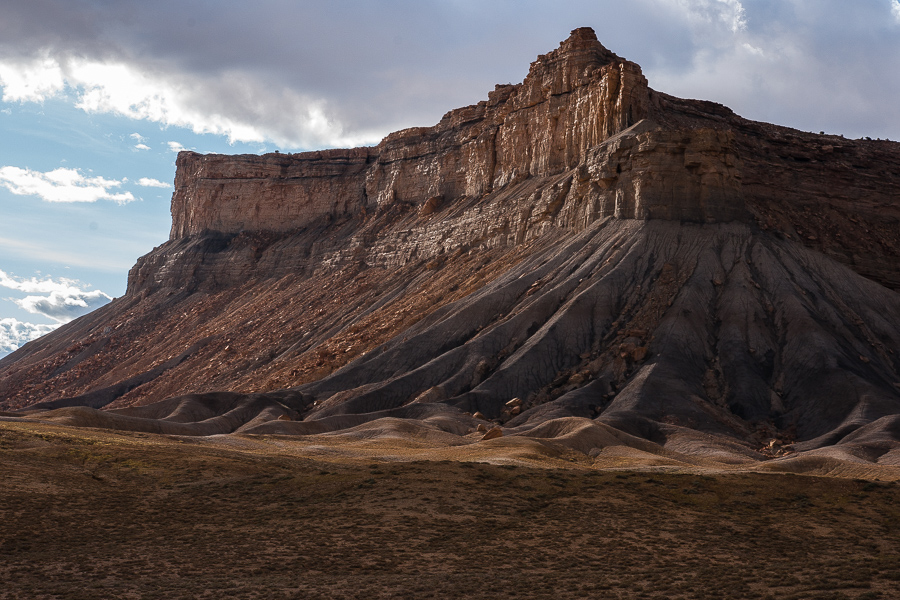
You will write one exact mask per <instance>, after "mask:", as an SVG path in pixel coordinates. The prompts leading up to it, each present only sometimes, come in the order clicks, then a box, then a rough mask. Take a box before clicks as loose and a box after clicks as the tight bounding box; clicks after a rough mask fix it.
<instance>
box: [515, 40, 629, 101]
mask: <svg viewBox="0 0 900 600" xmlns="http://www.w3.org/2000/svg"><path fill="white" fill-rule="evenodd" d="M618 62H622V59H621V58H620V57H618V56H617V55H616V54H615V53H613V52H610V51H609V50H607V49H606V48H605V47H604V46H603V44H601V43H600V42H599V41H598V40H597V34H596V33H594V30H593V29H591V28H590V27H579V28H578V29H573V30H572V33H571V34H570V35H569V37H568V38H567V39H566V40H565V41H564V42H562V43H561V44H560V46H559V48H557V49H556V50H553V51H551V52H548V53H547V54H541V55H540V56H538V57H537V60H535V61H534V62H533V63H531V68H530V69H529V71H528V76H527V77H526V78H525V81H524V84H523V86H524V87H526V88H528V87H529V86H530V84H538V85H539V86H540V88H541V89H542V90H546V91H547V92H549V93H551V94H553V95H557V94H563V93H567V92H570V91H572V90H573V89H575V88H576V87H578V86H581V85H584V84H585V83H587V82H589V81H590V80H591V79H592V78H595V77H596V75H595V74H594V71H595V70H596V69H599V68H601V67H604V66H607V65H611V64H614V63H618Z"/></svg>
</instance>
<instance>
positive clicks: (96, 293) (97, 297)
mask: <svg viewBox="0 0 900 600" xmlns="http://www.w3.org/2000/svg"><path fill="white" fill-rule="evenodd" d="M0 286H3V287H6V288H9V289H11V290H16V291H19V292H24V293H26V294H43V295H40V296H37V295H32V296H26V297H25V298H19V299H16V298H13V299H12V300H13V302H15V303H16V304H17V305H18V306H19V308H22V309H24V310H27V311H28V312H30V313H33V314H37V315H44V316H45V317H49V318H51V319H53V320H54V321H57V322H59V323H68V322H69V321H71V320H72V319H75V318H77V317H80V316H82V315H85V314H87V313H89V312H90V311H92V310H94V309H95V308H99V307H100V306H103V305H104V304H106V303H107V302H109V301H110V300H112V297H111V296H109V295H107V294H105V293H104V292H102V291H100V290H83V289H81V286H80V285H79V282H77V281H75V280H73V279H67V278H65V277H62V278H59V279H52V278H49V277H47V278H44V279H38V278H36V277H31V278H30V279H20V278H17V277H13V276H11V275H9V274H7V273H6V272H5V271H2V270H0Z"/></svg>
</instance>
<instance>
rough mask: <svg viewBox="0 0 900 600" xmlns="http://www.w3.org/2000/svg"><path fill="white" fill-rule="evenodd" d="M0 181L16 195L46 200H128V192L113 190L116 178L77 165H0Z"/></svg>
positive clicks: (0, 183) (129, 194) (120, 201)
mask: <svg viewBox="0 0 900 600" xmlns="http://www.w3.org/2000/svg"><path fill="white" fill-rule="evenodd" d="M0 185H2V186H3V187H5V188H6V189H8V190H9V191H10V192H12V193H13V194H17V195H19V196H38V197H39V198H41V199H43V200H45V201H47V202H96V201H97V200H113V201H114V202H118V203H119V204H124V203H125V202H131V201H132V200H134V195H132V193H131V192H112V191H111V188H116V187H119V186H121V185H122V182H121V181H118V180H115V179H104V178H103V177H89V176H86V175H84V174H83V173H82V172H81V171H80V170H78V169H67V168H64V167H60V168H58V169H54V170H52V171H48V172H46V173H42V172H40V171H32V170H31V169H27V168H26V169H21V168H19V167H10V166H7V167H0Z"/></svg>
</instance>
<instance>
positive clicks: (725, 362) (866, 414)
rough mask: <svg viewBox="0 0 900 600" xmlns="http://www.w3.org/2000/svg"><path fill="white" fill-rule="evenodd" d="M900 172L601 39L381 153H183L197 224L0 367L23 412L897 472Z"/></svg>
mask: <svg viewBox="0 0 900 600" xmlns="http://www.w3.org/2000/svg"><path fill="white" fill-rule="evenodd" d="M898 162H900V144H897V143H894V142H888V141H872V140H849V139H845V138H843V137H841V136H832V135H815V134H811V133H805V132H801V131H796V130H792V129H788V128H784V127H778V126H775V125H769V124H765V123H757V122H752V121H748V120H746V119H743V118H741V117H739V116H737V115H735V114H734V113H733V112H732V111H730V110H729V109H727V108H725V107H723V106H721V105H717V104H713V103H710V102H702V101H696V100H682V99H678V98H674V97H671V96H668V95H666V94H663V93H660V92H657V91H654V90H652V89H651V88H649V86H648V84H647V81H646V79H645V78H644V76H643V75H642V73H641V69H640V67H639V66H638V65H636V64H634V63H632V62H629V61H627V60H625V59H622V58H620V57H618V56H617V55H615V54H614V53H612V52H610V51H609V50H607V49H606V48H604V47H603V46H602V45H601V44H600V43H599V42H598V41H597V39H596V36H595V35H594V32H593V31H592V30H590V29H587V28H583V29H577V30H575V31H573V32H572V35H571V37H569V38H568V39H567V40H566V41H564V42H563V43H562V44H561V46H560V47H559V48H558V49H556V50H554V51H552V52H550V53H549V54H546V55H542V56H540V57H538V59H537V60H536V61H535V62H534V63H533V64H532V65H531V69H530V71H529V74H528V76H527V77H526V78H525V80H524V81H523V82H522V83H520V84H518V85H503V86H497V88H496V89H495V90H494V91H493V92H491V93H490V94H489V95H488V100H486V101H482V102H479V103H478V104H476V105H473V106H468V107H465V108H461V109H457V110H454V111H451V112H449V113H447V115H445V116H444V118H443V119H442V120H441V121H440V122H439V123H438V124H437V125H435V126H434V127H428V128H414V129H408V130H404V131H400V132H397V133H393V134H391V135H389V136H388V137H386V138H385V139H384V140H383V141H382V142H381V143H380V144H379V145H378V146H376V147H372V148H356V149H351V150H327V151H320V152H308V153H302V154H267V155H263V156H255V155H243V156H222V155H199V154H195V153H191V152H182V153H181V154H179V156H178V160H177V172H176V178H175V187H176V190H175V193H174V195H173V198H172V230H171V236H170V239H169V240H168V241H167V242H166V243H164V244H163V245H161V246H159V247H157V248H155V249H154V250H153V251H152V252H150V253H149V254H148V255H146V256H144V257H142V258H141V259H139V261H138V263H137V264H136V265H135V266H134V267H133V268H132V270H131V272H130V274H129V280H128V291H127V293H126V295H125V296H123V297H122V298H118V299H116V300H114V301H113V302H111V303H110V304H109V305H107V306H105V307H103V308H101V309H99V310H97V311H95V312H93V313H91V314H89V315H87V316H85V317H82V318H81V319H78V320H77V321H74V322H72V323H70V324H68V325H66V326H64V327H61V328H60V329H58V330H56V331H55V332H53V333H51V334H49V335H47V336H45V337H43V338H40V339H38V340H36V341H34V342H31V343H29V344H27V345H26V346H24V347H23V348H21V349H20V350H18V351H17V352H15V353H13V354H11V355H9V356H8V357H6V358H4V359H3V360H0V409H2V410H4V411H6V412H5V413H3V415H4V416H2V417H0V418H2V419H6V420H23V419H25V420H40V421H50V422H55V423H58V424H67V425H73V426H83V427H101V428H108V429H119V430H131V431H141V432H153V433H163V434H172V435H182V436H210V435H217V434H232V433H240V434H271V435H280V436H301V437H302V439H303V440H307V441H308V442H309V443H317V444H318V443H321V444H328V445H331V444H333V443H335V440H338V441H340V442H341V443H345V444H350V445H352V444H356V445H357V446H358V445H360V444H370V443H374V442H373V440H374V441H378V440H381V441H382V442H383V443H385V444H388V445H390V444H393V443H394V442H395V441H396V440H407V441H408V442H409V443H410V444H412V446H410V447H415V448H417V449H418V451H420V452H425V451H426V449H428V450H427V451H428V452H438V453H443V454H442V456H451V455H452V456H456V455H457V454H459V453H462V454H465V453H466V452H469V454H468V455H467V456H472V454H471V453H472V452H476V451H475V450H474V448H475V446H474V445H475V444H479V443H480V440H481V439H482V437H484V434H485V433H486V432H488V431H489V430H492V429H495V428H499V429H498V432H499V433H502V436H500V437H497V438H495V439H494V440H491V441H485V442H484V443H483V444H482V445H483V446H485V445H491V444H493V445H494V446H496V447H508V448H513V447H515V448H517V449H515V450H510V452H511V453H512V454H510V456H512V455H513V454H515V453H516V452H523V451H524V450H522V448H521V444H522V443H527V444H530V445H531V446H533V447H534V448H537V449H539V450H540V452H545V451H546V452H548V453H550V454H548V455H553V454H554V453H557V454H558V453H560V452H573V451H574V452H578V453H581V454H584V455H589V456H592V457H594V458H595V459H596V461H597V463H598V464H602V465H616V464H622V463H621V460H626V462H627V460H632V461H637V462H639V463H641V464H667V465H686V466H690V465H706V466H711V465H712V466H718V467H721V468H730V467H733V466H741V467H742V468H753V469H757V468H760V469H782V470H795V471H804V472H808V471H817V472H831V473H833V472H842V473H851V472H852V473H857V474H858V473H859V472H862V471H865V470H866V469H871V468H874V467H875V466H883V467H884V468H885V469H886V471H885V472H887V471H890V472H891V473H893V472H894V469H895V468H896V467H898V466H900V357H898V354H897V353H898V352H900V294H898V289H900V226H898V225H900V175H898V173H897V171H896V169H895V168H894V166H895V165H896V164H898ZM496 435H497V432H495V433H493V434H492V436H496ZM298 439H299V438H298ZM519 439H520V441H513V440H519ZM316 440H318V441H316ZM517 444H518V446H517ZM504 445H505V446H504ZM531 446H530V447H531ZM385 447H387V446H385ZM466 448H470V450H466ZM529 451H530V450H529ZM537 451H538V450H535V452H537ZM454 453H456V454H454ZM462 454H459V455H460V456H462ZM476 454H477V452H476ZM617 461H620V462H617ZM848 465H849V466H848ZM841 469H844V470H843V471H842V470H841ZM847 469H849V471H848V470H847ZM860 470H862V471H860ZM866 472H868V471H866ZM891 477H893V475H891Z"/></svg>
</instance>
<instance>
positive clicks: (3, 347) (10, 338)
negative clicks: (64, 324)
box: [0, 318, 61, 358]
mask: <svg viewBox="0 0 900 600" xmlns="http://www.w3.org/2000/svg"><path fill="white" fill-rule="evenodd" d="M60 325H61V323H60V324H56V325H44V324H36V323H23V322H22V321H19V320H17V319H13V318H5V319H0V358H2V357H4V356H6V355H7V354H10V353H11V352H14V351H15V350H17V349H18V348H19V347H21V346H22V345H24V344H25V343H27V342H30V341H31V340H34V339H37V338H39V337H41V336H42V335H44V334H47V333H50V332H51V331H53V330H54V329H56V328H57V327H59V326H60Z"/></svg>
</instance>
